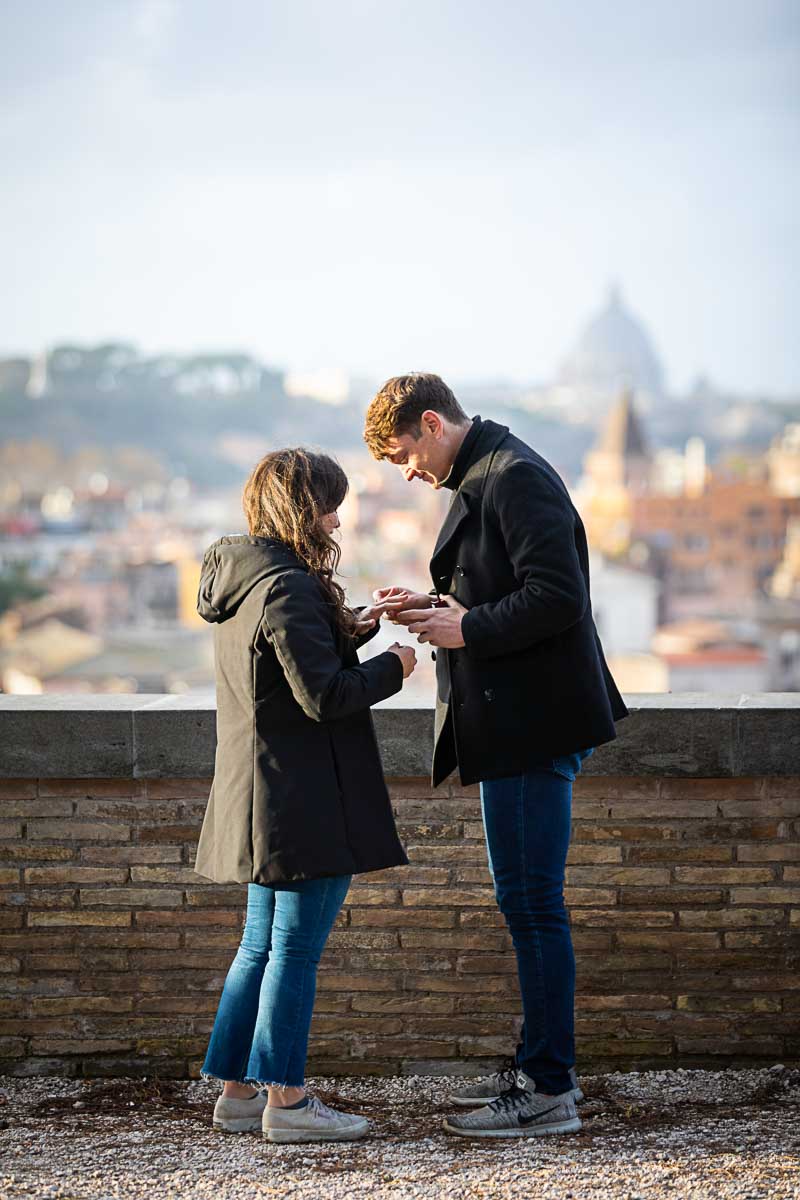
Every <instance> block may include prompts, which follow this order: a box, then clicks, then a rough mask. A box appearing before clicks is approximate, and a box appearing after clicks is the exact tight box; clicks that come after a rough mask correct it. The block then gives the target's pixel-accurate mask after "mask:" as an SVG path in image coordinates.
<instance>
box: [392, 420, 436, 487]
mask: <svg viewBox="0 0 800 1200" xmlns="http://www.w3.org/2000/svg"><path fill="white" fill-rule="evenodd" d="M429 416H432V417H434V418H435V419H434V420H432V421H431V420H426V418H428V417H429ZM420 430H421V433H420V436H419V437H418V438H415V437H414V436H413V434H410V433H404V434H401V435H400V436H399V437H393V438H389V440H388V442H387V446H386V449H387V455H386V457H387V461H388V462H391V463H394V465H395V466H396V467H399V469H400V471H402V473H403V476H404V477H405V479H406V480H407V481H408V483H411V481H412V480H414V479H422V480H424V482H425V483H429V484H430V485H431V487H434V488H438V487H439V486H440V485H441V482H442V480H443V479H446V478H447V476H448V475H449V474H450V468H451V467H452V465H453V455H452V452H451V449H450V446H449V442H448V438H447V437H446V427H445V425H444V422H443V421H442V419H441V417H439V416H438V414H436V413H432V414H428V413H424V414H423V417H422V421H421V422H420Z"/></svg>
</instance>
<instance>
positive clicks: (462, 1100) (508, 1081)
mask: <svg viewBox="0 0 800 1200" xmlns="http://www.w3.org/2000/svg"><path fill="white" fill-rule="evenodd" d="M520 1076H521V1079H520ZM569 1077H570V1080H571V1081H572V1088H571V1090H570V1092H569V1095H570V1096H572V1099H573V1100H574V1101H575V1103H576V1104H578V1103H579V1102H580V1101H581V1100H583V1098H584V1097H583V1092H582V1091H581V1088H580V1084H579V1083H578V1076H577V1075H576V1074H575V1068H574V1067H570V1072H569ZM517 1086H519V1087H522V1088H524V1089H525V1090H526V1091H529V1092H532V1091H535V1090H536V1085H535V1084H534V1082H533V1080H532V1079H530V1078H529V1076H527V1075H524V1074H523V1072H521V1071H518V1069H517V1068H516V1067H513V1066H512V1067H505V1068H504V1070H502V1071H495V1072H494V1074H493V1075H489V1076H487V1078H486V1079H481V1080H480V1081H479V1082H478V1083H471V1084H469V1085H468V1086H467V1087H464V1088H459V1090H458V1091H457V1092H451V1093H450V1096H449V1100H450V1103H451V1104H458V1105H459V1106H460V1107H461V1108H482V1107H483V1105H484V1104H491V1103H492V1101H493V1100H499V1099H500V1097H501V1096H502V1095H503V1094H504V1093H505V1092H510V1091H511V1089H512V1088H513V1087H517Z"/></svg>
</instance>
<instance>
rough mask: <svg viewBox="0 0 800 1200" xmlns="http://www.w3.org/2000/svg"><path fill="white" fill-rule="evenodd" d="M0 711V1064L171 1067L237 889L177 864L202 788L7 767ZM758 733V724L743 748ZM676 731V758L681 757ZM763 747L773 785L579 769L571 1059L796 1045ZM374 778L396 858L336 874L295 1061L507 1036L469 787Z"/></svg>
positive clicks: (361, 1059) (772, 1055)
mask: <svg viewBox="0 0 800 1200" xmlns="http://www.w3.org/2000/svg"><path fill="white" fill-rule="evenodd" d="M2 700H3V703H2V704H0V746H2V748H0V972H1V974H0V980H1V981H2V982H0V1059H2V1062H0V1069H2V1070H5V1071H8V1072H10V1073H22V1074H24V1073H32V1072H55V1071H59V1072H67V1073H75V1074H84V1075H97V1074H129V1073H132V1072H135V1073H147V1074H152V1073H154V1072H159V1073H161V1074H164V1075H178V1076H179V1075H184V1074H187V1073H193V1072H196V1071H197V1070H198V1068H199V1065H200V1062H201V1061H202V1057H203V1054H204V1052H205V1046H206V1042H207V1038H208V1033H209V1031H210V1027H211V1023H212V1020H213V1014H214V1011H215V1008H216V1003H217V999H218V996H219V991H220V988H221V986H222V982H223V979H224V975H225V971H226V969H227V966H228V964H229V962H230V960H231V958H232V956H233V954H234V951H235V948H236V945H237V942H238V938H239V932H240V929H241V922H242V917H243V907H244V902H245V888H244V887H243V886H235V887H220V886H217V885H214V884H211V883H210V882H208V881H204V880H203V879H201V878H200V877H199V876H197V875H196V874H195V873H194V871H193V870H192V867H191V863H192V860H193V854H194V848H195V844H196V838H197V833H198V829H199V825H200V821H201V819H202V814H203V811H204V807H205V800H206V796H207V794H208V787H209V784H210V779H209V778H208V776H207V774H204V775H203V777H200V778H193V777H191V776H189V775H187V774H185V773H181V774H180V775H178V774H177V772H176V774H175V775H174V776H171V777H161V778H157V777H154V776H151V777H141V776H140V777H138V778H134V777H133V771H132V769H131V768H130V766H129V767H128V770H129V775H128V776H127V777H121V776H120V777H105V778H103V777H98V778H94V777H89V774H88V772H85V768H86V766H87V765H90V762H91V750H90V748H89V747H87V746H84V749H83V751H82V752H81V753H82V754H83V758H82V759H81V760H80V761H79V762H77V765H81V766H83V767H84V774H83V777H73V778H57V777H54V776H53V775H51V774H47V775H45V774H42V775H40V776H39V777H38V778H35V777H30V776H26V775H25V774H24V773H22V772H20V773H19V774H17V775H16V777H11V773H10V772H9V771H8V759H9V758H10V759H12V760H13V762H14V763H16V765H17V767H18V768H19V765H20V756H21V755H27V756H28V757H27V759H26V760H25V761H27V762H30V763H31V764H32V763H33V762H34V760H36V759H37V754H36V748H35V746H34V745H33V744H27V745H26V744H25V736H26V735H25V734H24V726H25V722H24V721H22V723H20V722H21V717H20V710H19V708H18V707H16V706H12V705H11V704H10V703H9V700H10V698H2ZM94 700H95V702H96V703H100V701H99V700H98V698H94ZM12 708H13V711H14V720H15V721H16V722H17V724H16V730H15V732H16V737H17V739H19V738H20V737H22V743H20V741H19V740H17V742H16V744H15V745H13V746H11V745H10V743H9V741H8V740H7V739H6V740H3V739H2V735H3V733H4V732H6V733H7V732H8V725H7V724H5V725H4V720H3V714H4V711H5V712H10V711H12ZM715 711H717V712H718V711H719V710H718V709H715ZM770 711H778V710H777V709H776V708H775V707H773V709H770V708H769V707H766V708H764V709H763V710H762V715H763V712H766V713H769V712H770ZM81 713H82V715H81V717H80V721H81V722H82V728H83V730H84V733H85V732H86V726H85V720H86V718H85V710H81ZM106 715H107V714H106ZM63 719H64V721H65V723H66V724H69V720H70V718H69V716H68V715H65V716H64V718H63ZM202 719H205V717H204V716H202ZM781 719H782V718H781ZM187 720H194V718H193V717H189V718H187ZM386 720H387V717H386V714H380V717H379V724H380V723H381V722H384V721H386ZM429 721H430V714H417V715H413V714H412V715H411V716H409V714H403V715H402V716H401V715H398V714H392V717H391V730H392V734H391V738H394V741H392V740H391V739H390V738H387V737H386V736H385V734H383V733H382V735H381V740H382V742H383V750H384V756H385V758H386V759H387V760H391V761H393V762H394V763H395V764H398V763H399V762H400V761H401V760H402V757H403V756H402V752H401V749H400V748H399V743H398V741H397V739H398V738H399V736H400V732H399V730H398V727H399V726H402V725H403V723H404V722H405V732H406V735H407V736H411V735H412V734H413V732H414V731H413V728H412V727H411V723H413V722H417V723H418V724H419V730H418V736H417V737H416V738H415V740H414V743H413V749H412V750H410V751H409V755H408V756H407V759H406V761H414V759H415V756H416V757H418V755H419V753H420V751H419V746H420V744H422V746H423V751H422V753H423V754H424V753H425V750H424V747H425V737H426V736H427V731H428V727H429ZM626 724H627V723H626ZM700 724H702V720H700V719H699V718H698V725H700ZM29 727H30V729H31V731H32V730H33V729H34V728H35V727H36V720H35V712H34V714H33V715H32V716H31V717H30V720H29ZM624 728H625V726H624V725H622V726H621V727H620V729H621V731H622V730H624ZM635 728H636V727H635V725H634V728H633V731H632V732H634V733H635ZM780 728H783V730H784V734H785V732H786V728H785V727H782V726H781V725H780V723H779V722H778V723H777V724H776V725H775V726H774V727H771V725H770V722H769V719H768V718H767V721H766V724H765V725H763V726H762V730H763V734H764V737H765V739H766V741H767V742H768V743H769V742H770V738H771V737H772V736H773V734H774V731H775V729H780ZM771 729H772V733H771ZM173 732H175V730H174V729H173ZM640 733H641V730H640ZM159 736H162V737H163V733H161V734H160V735H159ZM30 737H33V733H32V732H31V734H30ZM699 737H700V735H699V730H698V731H696V733H695V735H694V736H693V737H688V736H687V737H685V738H684V745H683V753H684V759H686V756H687V755H692V754H693V755H694V761H695V763H696V764H697V765H698V766H699V767H700V769H701V770H702V761H703V760H702V755H701V754H700V753H699V752H698V751H697V747H698V745H700V740H699ZM135 741H136V739H134V742H135ZM619 742H620V743H622V742H623V738H622V737H621V738H620V739H619ZM141 748H142V747H141V745H140V750H141ZM728 749H730V748H728ZM211 750H212V754H213V743H212V747H211ZM724 750H725V748H724V747H719V746H717V745H715V746H714V749H713V755H714V757H713V762H714V763H718V762H719V760H720V755H723V757H724ZM772 752H773V753H774V754H775V755H778V754H779V753H780V754H781V759H782V763H783V765H784V767H786V768H791V769H793V770H794V774H793V775H786V774H782V775H781V774H777V773H775V774H770V775H762V776H742V775H736V774H734V771H733V768H732V767H729V768H728V774H727V775H725V776H722V775H720V774H715V775H710V776H709V775H702V774H693V775H690V774H688V773H684V774H682V775H678V774H675V773H673V774H668V773H664V772H663V769H662V772H661V773H654V772H653V770H652V766H653V763H652V759H653V757H654V755H655V753H656V748H655V747H653V748H652V752H651V755H650V761H644V762H642V760H643V758H644V756H643V755H642V754H641V753H639V759H640V765H641V766H642V767H643V769H641V770H640V772H639V773H631V774H624V775H621V774H613V773H606V769H604V761H603V759H604V757H605V760H606V761H605V768H607V766H608V764H609V761H610V760H611V752H610V749H607V748H604V749H602V750H599V751H598V752H597V754H596V755H595V756H593V758H592V759H591V760H590V764H591V767H592V770H591V772H587V774H586V776H585V777H582V778H581V779H579V781H578V783H577V784H576V789H575V809H574V818H575V820H574V840H573V844H572V849H571V853H570V859H569V864H570V865H569V871H568V880H567V900H568V903H569V906H570V909H571V914H572V926H573V937H574V941H575V949H576V956H577V962H578V1000H577V1031H578V1050H579V1066H580V1067H581V1069H587V1068H589V1067H592V1068H594V1069H599V1070H603V1069H609V1068H613V1067H617V1066H620V1067H622V1066H625V1067H639V1068H643V1067H645V1066H653V1065H658V1064H660V1065H664V1066H666V1065H675V1064H676V1063H680V1064H683V1065H692V1064H698V1065H699V1064H707V1063H720V1064H732V1063H744V1062H753V1063H772V1062H776V1061H783V1062H789V1061H797V1060H798V1059H800V972H798V965H800V899H799V898H798V893H799V889H798V886H797V885H798V883H799V882H800V779H799V778H798V776H800V762H798V757H800V756H798V753H797V748H796V745H795V743H792V742H791V741H790V740H787V739H786V737H785V736H783V747H782V750H781V749H780V748H779V747H778V746H777V745H773V747H772ZM49 753H50V751H49V750H48V749H47V747H46V746H45V747H42V746H41V745H40V749H39V752H38V762H39V764H40V765H47V759H48V754H49ZM78 753H79V751H77V750H73V761H77V760H75V758H74V755H75V754H78ZM613 753H614V754H615V755H616V756H617V758H616V761H617V762H619V761H621V756H623V755H627V759H628V761H630V758H631V756H632V754H633V751H632V748H631V746H630V744H629V745H628V747H627V748H626V747H625V746H624V744H620V745H615V748H614V751H613ZM662 753H664V751H663V748H662ZM670 753H671V751H670ZM3 756H6V765H5V766H4V764H3ZM204 756H205V757H204ZM207 756H208V748H207V747H206V748H205V749H204V750H202V753H197V754H195V756H194V759H195V761H199V762H200V763H201V764H203V765H206V764H207V761H208V757H207ZM178 757H179V754H178V752H177V751H176V758H178ZM101 761H104V762H106V763H107V762H108V758H107V757H105V758H104V757H103V756H101ZM184 772H185V768H184ZM3 775H5V776H6V777H5V778H3ZM389 785H390V790H391V793H392V798H393V803H394V806H395V809H396V813H397V820H398V824H399V828H400V831H401V835H402V837H403V839H404V841H405V843H406V845H407V847H408V851H409V857H410V859H411V865H410V866H408V867H405V868H399V869H394V870H389V871H383V872H378V873H373V874H371V875H365V876H360V877H359V878H358V880H357V881H356V882H355V883H354V885H353V887H352V889H351V892H350V894H349V896H348V898H347V902H346V905H345V908H344V910H343V912H342V914H341V917H340V920H339V922H338V925H337V927H336V929H335V930H334V932H333V934H332V936H331V939H330V942H329V945H328V948H327V950H326V953H325V957H324V960H323V964H322V967H321V971H320V978H319V991H318V998H317V1005H316V1012H315V1019H314V1026H313V1042H312V1047H311V1068H312V1069H313V1070H316V1071H318V1072H322V1071H325V1072H339V1071H342V1072H344V1071H346V1072H351V1073H352V1072H355V1071H369V1072H377V1071H380V1072H405V1073H415V1072H421V1071H424V1072H431V1071H452V1072H457V1071H473V1070H474V1071H477V1070H481V1069H483V1068H484V1067H486V1066H489V1065H492V1064H494V1063H496V1062H497V1061H498V1060H499V1058H500V1057H501V1056H503V1055H505V1054H507V1053H508V1051H509V1050H510V1049H511V1047H512V1045H513V1041H514V1033H515V1030H516V1027H517V1022H518V1014H519V995H518V989H517V983H516V975H515V964H514V958H513V954H512V953H511V951H510V944H509V940H508V936H507V934H506V932H505V929H504V927H503V922H502V918H501V917H500V914H499V913H498V911H497V909H496V906H495V904H494V899H493V895H492V890H491V886H490V882H489V875H488V870H487V866H486V851H485V846H484V842H483V831H482V826H481V822H480V805H479V800H478V795H477V789H476V788H462V787H460V786H459V785H458V784H456V783H454V782H452V781H451V782H450V783H448V784H445V785H443V786H442V787H441V788H439V789H437V790H436V791H435V792H432V791H431V788H430V784H429V782H428V780H427V779H426V778H424V777H422V776H421V775H419V774H416V773H415V774H413V775H408V776H405V777H402V776H399V775H394V776H391V777H390V778H389Z"/></svg>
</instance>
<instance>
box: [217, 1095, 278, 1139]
mask: <svg viewBox="0 0 800 1200" xmlns="http://www.w3.org/2000/svg"><path fill="white" fill-rule="evenodd" d="M266 1107H267V1093H266V1092H256V1094H255V1096H251V1097H250V1099H249V1100H234V1099H233V1098H232V1097H227V1096H220V1097H219V1099H218V1100H217V1103H216V1104H215V1105H214V1128H215V1129H221V1130H223V1132H224V1133H250V1132H252V1130H254V1129H260V1128H261V1116H262V1114H263V1112H264V1109H265V1108H266Z"/></svg>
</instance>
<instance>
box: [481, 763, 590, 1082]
mask: <svg viewBox="0 0 800 1200" xmlns="http://www.w3.org/2000/svg"><path fill="white" fill-rule="evenodd" d="M591 753H593V751H592V750H582V751H579V752H578V753H576V754H567V755H562V756H560V757H558V758H550V759H546V760H543V761H542V765H541V766H536V767H535V768H533V769H532V770H530V771H528V772H527V774H525V775H516V776H514V777H513V778H510V779H496V780H489V781H487V782H486V783H482V784H481V804H482V808H483V825H484V829H485V831H486V846H487V850H488V853H489V869H490V871H491V873H492V879H493V880H494V888H495V895H496V897H497V903H498V906H499V908H500V911H501V912H502V914H503V916H504V917H505V919H506V924H507V925H508V928H509V931H510V933H511V939H512V941H513V943H514V950H515V951H516V955H517V970H518V973H519V986H520V991H521V993H522V1011H523V1017H524V1024H523V1026H522V1034H521V1040H520V1043H519V1045H518V1046H517V1053H516V1063H517V1066H518V1067H519V1068H520V1069H521V1070H522V1071H524V1072H525V1074H526V1075H528V1076H530V1078H531V1079H534V1080H535V1081H536V1089H537V1091H540V1092H544V1093H545V1094H547V1095H551V1096H557V1095H559V1094H560V1093H561V1092H566V1091H567V1090H568V1089H569V1088H571V1087H572V1084H571V1082H570V1078H569V1069H570V1067H572V1066H574V1065H575V1033H574V1006H575V955H574V953H573V950H572V938H571V936H570V930H569V919H568V917H567V910H566V907H565V904H564V868H565V865H566V859H567V850H568V848H569V836H570V821H571V809H572V784H573V781H574V779H575V777H576V776H577V775H578V774H579V772H580V769H581V763H582V760H583V759H584V758H587V757H588V756H589V755H590V754H591Z"/></svg>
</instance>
